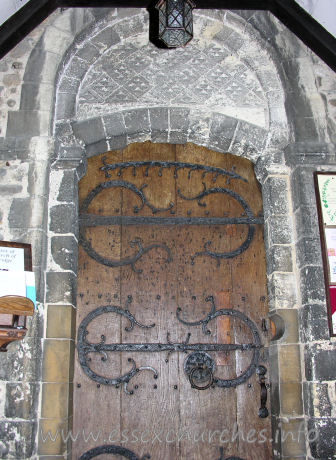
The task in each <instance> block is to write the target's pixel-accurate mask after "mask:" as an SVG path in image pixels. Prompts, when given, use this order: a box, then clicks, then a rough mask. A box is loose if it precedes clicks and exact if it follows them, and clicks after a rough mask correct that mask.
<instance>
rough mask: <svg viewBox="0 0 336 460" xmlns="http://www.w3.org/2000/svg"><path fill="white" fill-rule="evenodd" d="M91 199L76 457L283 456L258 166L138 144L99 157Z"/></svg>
mask: <svg viewBox="0 0 336 460" xmlns="http://www.w3.org/2000/svg"><path fill="white" fill-rule="evenodd" d="M79 205H80V206H79V225H80V238H79V242H80V246H79V270H78V295H77V328H78V329H77V355H76V363H75V376H74V421H73V436H76V435H77V439H76V441H74V442H73V458H74V459H78V458H81V460H85V459H88V458H93V457H96V456H98V455H100V456H99V459H109V458H111V457H113V458H117V459H122V458H132V459H140V458H149V456H150V458H151V459H153V460H175V459H181V460H186V459H188V460H190V459H192V460H205V459H209V460H216V459H219V458H220V459H221V460H224V459H226V458H229V457H235V458H241V459H246V460H253V459H258V460H262V459H269V458H271V447H270V444H271V443H270V441H269V440H270V438H271V432H270V416H268V417H264V418H261V417H259V416H258V412H259V415H263V416H266V415H267V409H266V408H263V407H261V389H262V392H263V394H264V399H265V393H266V392H267V388H266V386H265V383H264V380H263V376H262V375H258V374H257V372H256V371H260V370H261V371H262V370H265V369H266V370H267V367H268V363H267V346H268V341H269V337H270V332H269V327H268V324H269V323H268V321H267V320H266V318H267V300H266V280H265V254H264V243H263V231H262V222H263V218H262V200H261V193H260V190H259V187H258V183H257V181H256V178H255V176H254V172H253V165H252V164H251V163H250V162H249V161H247V160H245V159H242V158H238V157H234V156H232V155H230V154H220V153H217V152H213V151H210V150H208V149H206V148H202V147H196V146H195V145H192V144H186V145H168V144H151V143H149V142H148V143H144V144H132V145H130V146H128V147H127V148H126V149H124V150H122V151H114V152H108V153H106V154H105V155H101V156H97V157H94V158H91V159H90V160H89V162H88V170H87V174H86V176H85V177H84V178H83V179H82V180H81V181H80V185H79ZM260 365H262V366H264V368H263V367H260ZM266 381H267V374H266ZM267 405H269V401H268V402H267ZM262 406H265V403H264V402H263V404H262ZM261 409H262V410H261ZM268 410H269V407H268ZM92 449H93V450H92ZM132 455H133V456H132Z"/></svg>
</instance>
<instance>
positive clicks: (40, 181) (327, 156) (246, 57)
mask: <svg viewBox="0 0 336 460" xmlns="http://www.w3.org/2000/svg"><path fill="white" fill-rule="evenodd" d="M194 16H195V38H194V40H193V41H192V42H191V43H190V45H188V46H187V47H186V48H185V49H182V50H170V51H167V50H162V49H161V50H160V49H157V48H155V46H154V45H152V44H151V43H150V42H148V27H149V18H148V14H147V12H146V11H144V10H137V9H134V10H125V9H68V10H65V11H60V10H59V11H56V12H55V13H53V14H52V15H51V16H50V17H49V18H48V19H47V20H46V21H45V22H44V23H43V24H41V25H40V26H39V27H38V28H37V29H36V30H35V31H34V32H33V33H32V34H30V35H29V36H28V37H26V38H25V39H24V40H23V41H22V42H21V44H20V45H19V46H18V47H17V48H16V49H14V50H13V51H12V52H11V53H9V54H8V55H7V56H6V57H5V58H4V59H3V60H2V61H1V62H0V72H1V74H0V75H1V78H2V81H3V83H0V85H1V86H2V87H3V89H2V94H1V95H0V97H1V98H2V106H1V120H0V129H1V136H2V138H1V139H0V177H1V183H0V191H1V195H0V210H1V211H0V212H1V214H0V218H1V227H0V236H1V238H2V239H5V240H14V241H22V242H29V243H31V244H32V245H33V263H34V271H35V272H36V275H37V280H38V312H37V314H36V315H35V317H34V319H33V320H32V322H31V323H30V329H29V336H28V337H27V338H26V339H25V340H24V341H23V342H22V343H21V344H14V345H11V346H10V347H9V351H8V353H7V354H6V355H5V354H2V355H0V361H1V363H0V375H1V383H0V391H1V394H2V395H3V397H2V398H1V400H2V401H4V403H3V404H2V405H0V432H1V435H0V439H1V443H0V452H1V456H2V458H15V459H23V458H37V457H39V458H46V457H45V456H47V455H51V456H52V458H64V455H65V456H66V455H71V454H70V450H71V446H70V445H69V444H68V443H66V442H62V440H61V439H58V441H57V442H43V439H42V438H41V436H40V435H39V432H40V430H41V429H43V430H45V429H46V430H48V429H51V430H52V431H53V432H55V431H56V429H57V428H64V429H65V430H66V429H68V428H69V427H71V392H72V386H71V384H72V377H71V375H72V365H73V358H74V325H75V324H74V323H75V289H76V276H77V266H76V263H77V260H76V255H77V252H76V251H77V182H78V180H79V178H80V177H82V175H83V174H84V173H85V167H86V158H87V157H88V156H92V155H96V154H98V153H102V152H104V151H106V150H109V149H111V150H112V149H118V148H122V147H124V146H126V145H127V144H128V143H131V142H141V141H145V140H151V141H152V142H169V143H185V142H193V143H195V144H198V145H204V146H206V147H209V148H211V149H214V150H217V151H220V152H223V153H225V152H230V153H233V154H236V155H242V156H245V157H246V158H249V159H250V160H252V161H253V162H254V163H256V174H257V177H258V179H259V181H260V183H261V185H262V192H263V200H264V215H265V247H266V254H267V283H268V292H269V306H270V314H271V315H272V316H273V318H275V322H276V323H277V324H284V334H282V335H281V334H279V336H281V338H279V340H277V341H275V342H274V343H273V344H272V346H271V347H270V356H271V369H270V376H271V394H272V423H273V427H274V432H275V433H276V432H277V430H279V431H281V430H280V425H281V424H282V429H283V434H285V432H288V431H290V430H293V431H295V432H297V431H298V430H299V429H300V426H301V424H302V423H303V424H304V426H305V433H306V434H307V433H308V430H310V429H312V428H314V429H317V430H318V432H319V434H320V438H319V441H313V442H309V437H307V436H306V437H305V436H301V438H300V442H291V440H290V439H288V438H287V439H286V436H283V437H282V438H280V437H279V439H278V440H277V441H278V442H275V443H274V456H275V458H293V457H295V458H323V459H327V458H332V456H333V445H335V438H336V413H335V403H336V395H335V381H336V368H335V366H333V363H334V361H335V360H334V359H333V354H334V352H335V340H334V339H330V338H329V333H328V328H327V316H326V306H325V294H324V281H323V273H322V262H321V250H320V242H319V236H318V223H317V217H316V204H315V194H314V188H313V176H312V173H313V171H315V170H333V169H335V163H336V158H335V142H336V141H335V136H336V129H335V116H336V114H335V110H336V108H335V100H336V77H335V74H334V73H333V72H331V71H330V69H328V68H327V67H326V66H325V64H324V63H322V62H321V61H320V60H319V59H318V58H317V57H316V56H314V55H313V54H312V53H311V51H310V50H308V49H307V48H306V47H305V46H304V45H302V44H301V43H300V42H299V41H298V40H297V39H296V37H295V36H293V35H292V34H291V33H289V32H288V30H287V29H286V28H285V27H284V26H283V25H282V24H281V23H279V21H277V20H276V19H275V18H274V17H272V16H270V15H269V14H268V13H263V12H253V11H241V12H239V11H238V12H225V11H197V10H196V12H195V15H194ZM14 90H15V91H14ZM59 248H63V250H62V251H61V252H59Z"/></svg>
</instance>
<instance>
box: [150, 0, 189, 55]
mask: <svg viewBox="0 0 336 460" xmlns="http://www.w3.org/2000/svg"><path fill="white" fill-rule="evenodd" d="M195 6H196V5H195V4H194V3H193V2H192V1H191V0H160V1H159V2H158V3H157V5H156V9H158V10H159V38H160V40H161V41H162V42H163V43H165V45H166V46H167V47H168V48H178V47H180V46H185V45H186V44H187V43H189V42H190V40H191V39H192V38H193V22H192V10H193V8H195Z"/></svg>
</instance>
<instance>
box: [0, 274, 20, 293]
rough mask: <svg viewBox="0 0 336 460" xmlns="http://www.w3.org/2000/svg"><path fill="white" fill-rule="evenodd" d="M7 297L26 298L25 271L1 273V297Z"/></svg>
mask: <svg viewBox="0 0 336 460" xmlns="http://www.w3.org/2000/svg"><path fill="white" fill-rule="evenodd" d="M6 295H20V296H22V297H26V275H25V272H24V271H0V297H1V296H6Z"/></svg>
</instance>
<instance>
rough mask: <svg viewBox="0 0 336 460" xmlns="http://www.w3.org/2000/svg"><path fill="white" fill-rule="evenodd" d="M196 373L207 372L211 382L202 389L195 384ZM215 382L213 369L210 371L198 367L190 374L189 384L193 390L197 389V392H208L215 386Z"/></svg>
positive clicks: (207, 368) (203, 367)
mask: <svg viewBox="0 0 336 460" xmlns="http://www.w3.org/2000/svg"><path fill="white" fill-rule="evenodd" d="M196 371H203V372H204V371H206V373H207V374H208V375H209V382H208V383H207V384H206V385H205V386H202V387H201V386H199V385H197V384H196V383H195V379H194V375H195V372H196ZM213 381H214V376H213V373H212V369H210V368H209V367H205V366H196V367H194V368H193V369H192V370H191V372H190V374H189V382H190V385H191V388H195V389H196V390H207V389H208V388H210V387H211V385H212V384H213Z"/></svg>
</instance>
